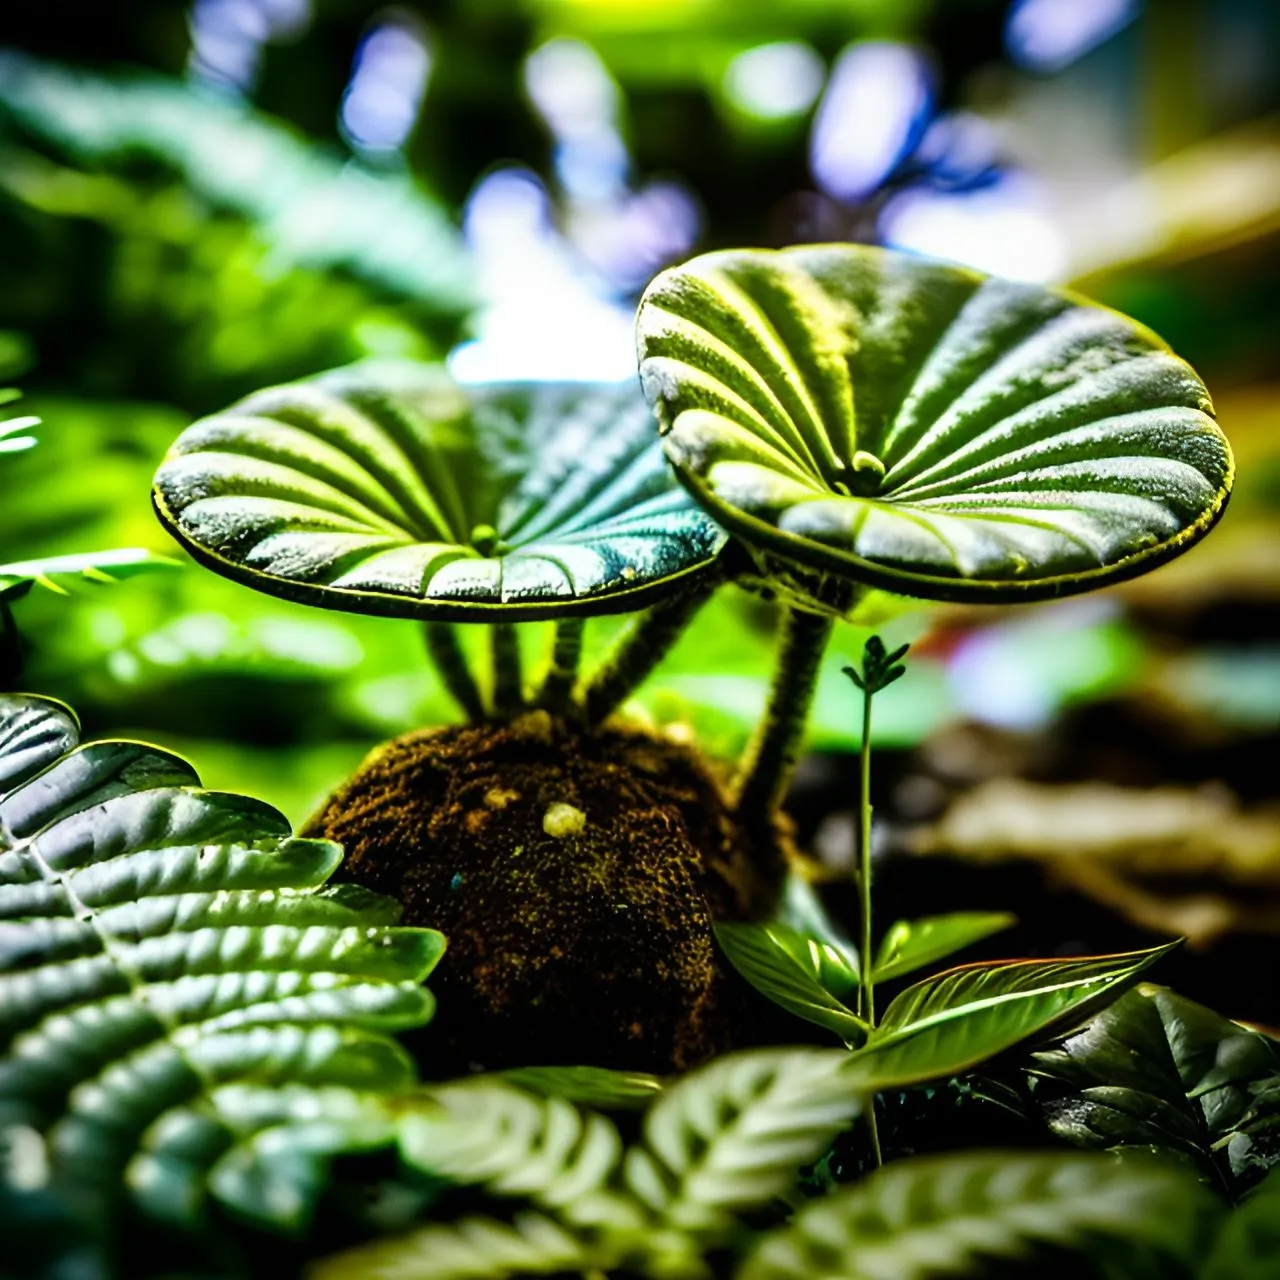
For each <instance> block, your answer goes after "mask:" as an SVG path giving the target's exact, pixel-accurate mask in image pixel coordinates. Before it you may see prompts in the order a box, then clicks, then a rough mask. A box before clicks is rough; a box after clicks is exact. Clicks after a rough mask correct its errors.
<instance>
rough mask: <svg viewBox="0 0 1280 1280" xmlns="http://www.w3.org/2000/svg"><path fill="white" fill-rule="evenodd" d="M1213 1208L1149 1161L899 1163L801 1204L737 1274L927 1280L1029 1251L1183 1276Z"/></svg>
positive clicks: (1036, 1158)
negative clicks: (1102, 1256) (1120, 1257)
mask: <svg viewBox="0 0 1280 1280" xmlns="http://www.w3.org/2000/svg"><path fill="white" fill-rule="evenodd" d="M1216 1208H1217V1206H1216V1205H1215V1203H1214V1201H1213V1199H1212V1197H1211V1196H1209V1195H1208V1194H1207V1193H1206V1192H1205V1191H1204V1190H1203V1189H1202V1188H1201V1187H1199V1186H1198V1185H1197V1183H1196V1182H1195V1181H1194V1179H1191V1178H1189V1177H1187V1176H1186V1175H1185V1173H1183V1172H1182V1171H1180V1170H1176V1169H1172V1170H1171V1169H1168V1168H1163V1167H1161V1166H1159V1165H1156V1164H1154V1163H1151V1164H1146V1163H1144V1164H1141V1165H1137V1164H1131V1163H1130V1162H1127V1161H1118V1160H1110V1159H1107V1158H1105V1157H1097V1156H1095V1157H1089V1156H1081V1155H1023V1154H1021V1153H1017V1152H1009V1153H985V1152H983V1153H977V1154H965V1155H959V1156H951V1157H945V1158H930V1159H920V1160H905V1161H902V1162H899V1163H896V1164H893V1165H890V1166H888V1167H886V1168H884V1169H880V1170H878V1171H876V1172H875V1173H873V1174H872V1175H871V1176H870V1177H868V1178H867V1179H865V1180H864V1181H862V1182H860V1183H858V1184H857V1185H856V1186H852V1187H849V1188H846V1189H842V1190H838V1191H835V1192H833V1193H832V1194H830V1195H827V1196H825V1197H823V1198H822V1199H820V1200H816V1201H814V1202H813V1203H812V1204H809V1205H806V1206H805V1207H804V1208H803V1209H801V1210H800V1212H799V1213H797V1214H796V1216H795V1217H794V1219H792V1221H791V1222H790V1223H788V1224H787V1225H786V1226H784V1227H780V1228H778V1229H777V1230H775V1231H773V1232H771V1233H769V1234H768V1235H766V1236H765V1237H764V1238H763V1240H762V1241H761V1242H760V1244H759V1245H758V1246H757V1247H756V1248H755V1250H754V1251H753V1252H752V1253H751V1255H750V1256H749V1257H748V1259H747V1260H746V1262H745V1263H744V1264H743V1266H742V1268H741V1270H740V1271H739V1272H738V1273H737V1274H738V1280H933V1278H934V1277H943V1276H959V1275H973V1274H978V1273H979V1271H980V1269H981V1267H982V1264H983V1263H985V1262H996V1261H1022V1260H1028V1259H1029V1258H1030V1256H1031V1255H1032V1254H1033V1253H1034V1250H1035V1249H1036V1248H1037V1247H1039V1246H1045V1245H1048V1246H1056V1247H1057V1248H1059V1249H1074V1250H1080V1251H1084V1250H1089V1251H1090V1253H1091V1254H1095V1253H1097V1252H1098V1251H1099V1246H1103V1247H1105V1245H1106V1244H1107V1243H1108V1242H1119V1243H1120V1244H1121V1245H1122V1246H1123V1247H1124V1248H1125V1249H1126V1250H1127V1251H1129V1252H1130V1253H1132V1252H1133V1251H1137V1253H1138V1254H1139V1255H1140V1256H1142V1257H1143V1260H1144V1262H1145V1263H1146V1264H1147V1267H1148V1268H1149V1269H1146V1270H1144V1271H1142V1272H1141V1273H1138V1272H1134V1271H1128V1270H1126V1271H1124V1272H1123V1273H1117V1272H1115V1271H1112V1272H1110V1273H1109V1274H1111V1275H1118V1274H1124V1275H1126V1276H1129V1277H1133V1276H1135V1275H1136V1274H1143V1275H1146V1276H1150V1277H1152V1280H1154V1278H1155V1277H1157V1276H1159V1277H1161V1278H1162V1280H1173V1278H1174V1277H1178V1276H1181V1277H1187V1278H1189V1277H1190V1276H1191V1275H1192V1274H1193V1271H1192V1269H1191V1268H1192V1266H1193V1265H1194V1262H1195V1260H1196V1257H1197V1255H1198V1253H1199V1251H1200V1249H1201V1247H1202V1243H1201V1242H1202V1240H1203V1236H1204V1234H1205V1230H1206V1228H1207V1227H1208V1226H1209V1224H1210V1223H1211V1222H1212V1219H1213V1217H1214V1216H1215V1211H1216ZM1027 1274H1028V1275H1032V1274H1036V1272H1035V1271H1033V1270H1028V1271H1027ZM1091 1274H1092V1273H1091Z"/></svg>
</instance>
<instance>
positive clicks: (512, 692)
mask: <svg viewBox="0 0 1280 1280" xmlns="http://www.w3.org/2000/svg"><path fill="white" fill-rule="evenodd" d="M489 643H490V645H491V646H492V654H493V710H494V713H495V714H496V715H499V716H504V717H505V716H513V715H515V714H516V713H517V712H518V711H520V710H521V708H522V707H523V706H524V677H523V675H522V673H521V668H520V635H519V633H518V632H517V631H516V627H515V624H514V623H512V622H495V623H494V624H493V625H492V626H491V627H490V628H489Z"/></svg>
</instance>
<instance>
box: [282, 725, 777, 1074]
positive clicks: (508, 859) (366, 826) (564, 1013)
mask: <svg viewBox="0 0 1280 1280" xmlns="http://www.w3.org/2000/svg"><path fill="white" fill-rule="evenodd" d="M306 834H308V835H314V836H325V837H328V838H329V839H332V840H337V841H340V842H341V843H342V844H343V846H344V847H345V849H346V861H345V862H344V864H343V867H342V870H341V872H340V873H339V878H341V879H346V880H352V881H355V882H356V883H359V884H362V885H365V886H366V887H368V888H370V889H374V890H377V891H378V892H380V893H384V894H388V895H390V896H392V897H395V898H398V899H399V900H400V901H401V902H402V903H403V904H404V908H405V911H404V918H403V922H404V923H405V924H414V925H429V926H431V927H433V928H437V929H440V930H441V931H443V932H444V934H445V935H446V937H447V938H448V941H449V947H448V951H447V952H446V954H445V957H444V959H443V960H442V961H441V963H440V966H439V968H438V969H437V970H436V972H435V974H433V976H432V978H431V981H430V985H431V988H432V990H433V991H434V992H435V994H436V996H437V999H438V1002H439V1009H438V1011H437V1014H436V1018H435V1020H434V1021H433V1022H432V1024H431V1025H430V1026H429V1027H427V1028H425V1030H424V1031H423V1032H422V1033H421V1034H420V1035H419V1036H418V1037H417V1043H416V1044H415V1045H414V1046H413V1047H414V1048H415V1050H416V1051H417V1053H418V1056H419V1057H420V1059H421V1061H422V1066H423V1069H424V1071H425V1072H427V1073H428V1074H431V1075H441V1076H443V1075H448V1074H454V1073H457V1072H459V1071H466V1070H480V1069H483V1070H494V1069H500V1068H503V1067H508V1066H516V1065H526V1064H535V1063H559V1064H573V1063H594V1064H597V1065H600V1066H611V1067H619V1068H631V1069H633V1070H650V1071H669V1070H672V1069H674V1068H683V1067H687V1066H691V1065H692V1064H694V1063H696V1062H698V1061H701V1060H702V1059H704V1058H707V1057H709V1056H710V1055H712V1054H714V1053H718V1052H723V1051H724V1050H725V1049H728V1048H731V1047H734V1046H735V1045H736V1044H740V1043H750V1042H753V1041H754V1040H755V1039H757V1038H758V1036H759V1034H760V1032H761V1030H762V1029H763V1028H764V1027H765V1026H766V1025H773V1026H776V1025H777V1021H776V1019H774V1018H773V1017H772V1016H771V1013H772V1012H773V1010H772V1006H770V1005H768V1004H767V1002H764V1001H763V1000H761V999H760V998H759V997H758V996H756V995H755V993H754V992H752V991H751V990H750V988H749V987H747V985H746V984H745V983H744V982H743V981H742V979H741V978H739V977H738V975H737V974H735V973H734V972H733V971H732V970H731V969H730V968H729V966H728V965H727V963H726V962H725V961H724V960H723V958H722V957H721V956H720V954H719V952H718V950H717V948H716V944H715V940H714V937H713V934H712V929H711V922H712V920H713V919H715V920H743V919H749V918H752V917H757V918H758V917H759V916H760V915H761V914H762V913H763V912H764V911H766V910H767V909H768V907H769V906H770V905H772V899H773V897H774V896H775V895H776V892H777V889H778V886H779V884H780V882H781V876H782V872H783V857H782V855H781V854H780V853H779V852H778V849H779V843H778V839H777V837H776V833H771V834H772V835H773V836H774V838H772V839H771V840H770V842H769V843H770V846H771V848H772V849H773V850H774V852H773V854H772V855H771V857H768V858H765V859H759V858H758V857H757V859H756V860H755V862H754V864H753V861H751V860H748V858H747V857H746V855H745V854H744V852H743V851H742V848H741V837H740V836H739V834H738V833H737V832H736V831H735V829H734V826H733V823H732V820H731V818H730V816H729V813H728V809H727V806H726V803H725V797H724V793H723V791H722V789H721V787H720V785H719V783H718V781H717V780H716V779H715V777H714V776H713V775H712V774H711V772H710V771H709V770H708V768H707V766H706V765H705V764H704V763H703V762H702V761H701V760H700V759H699V758H698V757H697V755H696V754H695V753H694V752H693V751H691V750H690V749H689V748H687V747H683V746H680V745H677V744H675V743H672V742H668V741H665V740H662V739H657V738H655V737H653V736H651V735H649V734H645V733H643V732H641V731H639V730H634V729H622V728H617V727H609V728H607V729H603V730H599V731H596V732H593V733H590V734H583V733H581V732H580V731H579V730H577V729H576V728H573V727H571V726H568V725H565V724H563V723H560V722H558V721H553V720H552V719H551V718H550V717H549V716H548V715H547V714H546V713H545V712H533V713H531V714H529V715H527V716H524V717H523V718H521V719H519V720H517V721H516V722H514V723H512V724H509V725H500V726H467V727H463V728H445V729H438V730H426V731H422V732H419V733H413V734H408V735H406V736H404V737H401V738H397V739H395V740H393V741H391V742H389V743H387V744H385V745H384V746H382V747H380V748H378V749H377V750H376V751H374V752H373V753H372V754H371V755H370V756H369V758H368V759H367V760H366V761H365V762H364V764H363V765H362V766H361V767H360V769H359V770H358V771H357V772H356V774H355V775H354V776H353V777H352V778H351V780H350V781H349V782H348V783H346V785H345V786H344V787H342V788H341V789H340V790H339V791H338V792H336V793H335V794H334V795H333V796H332V797H331V798H330V800H329V801H328V802H327V804H326V805H325V806H324V808H323V809H322V810H321V811H320V813H319V814H317V815H316V817H315V818H313V819H312V821H311V822H310V824H309V825H308V828H307V831H306ZM761 861H763V862H764V863H765V868H764V870H763V871H762V869H761V867H760V865H759V863H760V862H761ZM744 1023H745V1025H746V1029H745V1031H744ZM783 1034H784V1035H785V1032H784V1033H783ZM793 1034H794V1029H793Z"/></svg>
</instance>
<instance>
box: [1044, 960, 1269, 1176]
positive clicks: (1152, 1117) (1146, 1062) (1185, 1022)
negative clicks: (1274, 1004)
mask: <svg viewBox="0 0 1280 1280" xmlns="http://www.w3.org/2000/svg"><path fill="white" fill-rule="evenodd" d="M1032 1070H1033V1072H1034V1073H1035V1075H1036V1076H1038V1077H1040V1078H1041V1079H1040V1081H1039V1084H1040V1087H1039V1088H1038V1090H1037V1096H1038V1097H1040V1098H1041V1099H1043V1101H1042V1104H1041V1105H1042V1108H1043V1111H1044V1114H1045V1116H1046V1118H1047V1120H1048V1123H1049V1127H1050V1128H1051V1129H1052V1130H1053V1131H1054V1132H1055V1133H1056V1134H1057V1135H1058V1136H1059V1137H1061V1138H1065V1139H1066V1140H1067V1141H1069V1142H1073V1143H1076V1144H1077V1145H1079V1146H1085V1147H1092V1148H1096V1149H1101V1150H1116V1149H1120V1148H1124V1147H1157V1148H1163V1149H1166V1150H1171V1151H1177V1152H1180V1153H1182V1154H1184V1155H1186V1156H1190V1157H1191V1158H1192V1159H1194V1160H1195V1161H1196V1162H1197V1163H1198V1164H1199V1166H1200V1168H1201V1169H1202V1171H1203V1172H1204V1173H1205V1174H1206V1175H1207V1176H1210V1177H1217V1178H1225V1179H1227V1180H1228V1181H1229V1182H1230V1183H1231V1184H1232V1185H1235V1186H1239V1185H1248V1183H1249V1182H1251V1181H1254V1180H1256V1179H1257V1177H1258V1176H1259V1175H1260V1173H1261V1172H1263V1171H1264V1170H1266V1169H1267V1168H1269V1167H1271V1166H1273V1165H1278V1164H1280V1046H1278V1045H1277V1044H1276V1043H1275V1041H1273V1040H1270V1039H1268V1038H1267V1037H1266V1036H1264V1035H1260V1034H1259V1033H1258V1032H1256V1031H1250V1030H1249V1029H1248V1028H1246V1027H1242V1026H1240V1025H1238V1024H1237V1023H1234V1022H1231V1021H1229V1020H1228V1019H1226V1018H1223V1017H1221V1016H1219V1015H1218V1014H1216V1013H1214V1012H1213V1011H1212V1010H1210V1009H1206V1008H1204V1006H1203V1005H1199V1004H1196V1003H1195V1002H1194V1001H1192V1000H1188V999H1186V998H1185V997H1183V996H1180V995H1177V994H1176V993H1174V992H1172V991H1169V990H1166V989H1165V988H1163V987H1156V986H1148V985H1143V986H1142V987H1140V988H1138V989H1137V990H1135V991H1130V992H1128V993H1127V994H1126V995H1125V996H1124V997H1123V999H1121V1000H1118V1001H1117V1002H1116V1003H1115V1004H1113V1005H1111V1006H1110V1007H1108V1008H1106V1009H1103V1010H1102V1011H1101V1012H1100V1013H1098V1014H1097V1015H1096V1016H1095V1017H1094V1018H1093V1019H1092V1020H1091V1021H1090V1023H1089V1025H1088V1026H1087V1027H1084V1028H1083V1029H1082V1030H1080V1031H1079V1032H1077V1033H1076V1034H1075V1035H1073V1036H1071V1037H1069V1038H1068V1039H1067V1040H1065V1041H1063V1043H1062V1045H1061V1046H1059V1047H1058V1048H1056V1049H1051V1050H1046V1051H1044V1052H1042V1053H1037V1054H1036V1055H1035V1057H1034V1065H1033V1067H1032Z"/></svg>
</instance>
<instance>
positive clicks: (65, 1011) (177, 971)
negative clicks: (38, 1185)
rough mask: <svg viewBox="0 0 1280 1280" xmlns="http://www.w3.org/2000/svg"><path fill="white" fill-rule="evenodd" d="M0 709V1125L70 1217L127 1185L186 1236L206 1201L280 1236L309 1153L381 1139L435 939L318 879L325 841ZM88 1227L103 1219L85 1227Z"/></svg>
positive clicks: (150, 762)
mask: <svg viewBox="0 0 1280 1280" xmlns="http://www.w3.org/2000/svg"><path fill="white" fill-rule="evenodd" d="M77 737H78V735H77V733H76V727H75V722H74V719H73V717H72V716H71V715H70V713H69V712H68V711H67V709H66V708H65V707H63V706H61V705H60V704H56V703H52V702H49V701H47V700H45V699H41V698H34V697H28V696H11V697H2V698H0V1055H2V1056H0V1130H3V1132H4V1133H5V1134H6V1135H7V1136H8V1137H9V1139H10V1140H12V1138H13V1135H14V1134H18V1135H21V1137H20V1140H21V1141H24V1142H26V1144H27V1145H28V1146H31V1147H34V1148H36V1149H38V1152H39V1159H40V1162H41V1163H42V1167H43V1168H44V1170H45V1174H44V1182H45V1184H47V1185H48V1186H50V1187H51V1188H54V1189H57V1190H59V1191H60V1192H61V1194H63V1195H65V1196H67V1197H69V1199H70V1200H71V1201H72V1202H79V1201H82V1200H83V1201H85V1202H86V1203H88V1202H93V1201H102V1200H105V1201H106V1202H107V1204H108V1205H109V1203H110V1200H111V1199H112V1198H113V1197H114V1196H116V1195H118V1194H120V1193H121V1192H122V1191H123V1190H124V1189H125V1188H126V1187H127V1188H128V1190H129V1192H130V1193H131V1194H132V1196H133V1197H134V1199H135V1200H136V1201H137V1202H138V1203H139V1205H140V1206H141V1207H142V1208H143V1210H144V1211H146V1212H148V1213H150V1214H152V1215H154V1216H157V1217H159V1218H162V1219H165V1220H169V1221H173V1222H178V1223H182V1224H191V1223H193V1222H194V1221H195V1220H196V1219H197V1218H198V1216H199V1214H200V1210H201V1205H202V1201H203V1199H204V1197H205V1195H206V1192H212V1194H213V1196H214V1197H216V1198H217V1199H218V1200H219V1201H221V1202H222V1203H223V1204H224V1205H226V1206H228V1207H230V1208H232V1209H234V1210H235V1212H237V1213H239V1214H241V1215H245V1216H248V1217H251V1218H255V1219H258V1220H261V1221H264V1222H267V1223H271V1224H274V1225H277V1226H281V1227H287V1228H294V1227H297V1226H298V1225H300V1224H302V1223H304V1222H305V1221H306V1220H307V1218H308V1215H309V1214H310V1212H311V1210H312V1207H313V1202H314V1197H315V1195H316V1194H317V1193H318V1191H319V1190H320V1189H321V1185H322V1180H323V1169H324V1165H325V1161H326V1157H327V1156H328V1155H329V1154H332V1153H333V1152H334V1151H336V1150H339V1149H346V1148H348V1147H351V1146H362V1145H364V1146H367V1145H377V1144H380V1143H382V1142H385V1141H387V1140H388V1139H389V1134H388V1132H387V1130H386V1126H385V1123H384V1121H383V1119H382V1118H381V1116H380V1114H379V1112H378V1111H377V1108H376V1107H375V1106H374V1105H373V1104H374V1103H375V1102H376V1100H377V1099H378V1098H379V1097H380V1096H381V1095H382V1094H383V1093H384V1092H385V1091H388V1090H402V1089H404V1088H406V1087H408V1086H409V1085H410V1084H412V1082H413V1078H414V1070H413V1065H412V1062H411V1060H410V1059H409V1057H408V1056H407V1054H406V1053H405V1052H404V1050H403V1049H401V1048H400V1046H399V1045H398V1044H396V1042H395V1040H394V1039H393V1038H392V1036H391V1033H393V1032H395V1031H399V1030H404V1029H408V1028H411V1027H418V1026H421V1025H422V1024H423V1023H425V1022H426V1021H428V1019H429V1018H430V1016H431V1012H432V1008H433V1003H432V999H431V995H430V993H429V992H427V991H426V990H425V989H424V988H423V987H422V986H421V983H422V980H423V979H424V978H425V977H426V975H427V974H428V973H429V972H430V970H431V969H432V968H433V966H434V965H435V963H436V962H437V960H438V959H439V957H440V955H441V953H442V951H443V947H444V942H443V939H442V938H441V936H440V935H439V934H438V933H436V932H434V931H433V930H430V929H405V928H396V927H392V926H393V925H394V921H395V919H396V917H397V915H398V910H399V908H398V907H397V905H396V904H395V903H393V902H390V901H389V900H387V899H383V898H379V897H378V896H377V895H374V894H371V893H369V892H367V891H366V890H362V889H359V888H357V887H355V886H349V885H344V886H338V887H335V888H331V889H326V888H325V887H324V884H325V881H326V880H327V879H328V877H329V876H330V874H331V873H332V872H333V870H334V869H335V867H336V866H337V865H338V863H339V862H340V860H341V850H340V849H339V848H338V846H336V845H334V844H332V843H330V842H327V841H320V840H297V839H293V838H292V837H291V836H290V832H289V826H288V824H287V822H286V821H285V820H284V818H283V817H282V816H281V815H280V814H279V813H277V812H276V811H274V810H273V809H271V808H270V807H269V806H267V805H264V804H261V803H259V802H258V801H255V800H251V799H249V798H247V797H245V796H237V795H228V794H221V793H217V792H208V791H204V790H201V789H200V786H199V779H198V778H197V777H196V775H195V773H194V772H193V770H192V769H191V766H190V765H188V764H187V763H186V762H185V761H184V760H181V759H179V758H178V757H176V756H173V755H170V754H169V753H167V752H164V751H161V750H159V749H157V748H154V747H148V746H145V745H143V744H140V743H133V742H113V741H104V742H94V743H91V744H88V745H86V746H81V747H76V746H75V742H76V741H77ZM95 1220H97V1221H99V1222H109V1221H110V1220H111V1213H110V1210H109V1208H103V1209H102V1210H101V1211H100V1212H99V1213H98V1214H96V1215H95Z"/></svg>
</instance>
